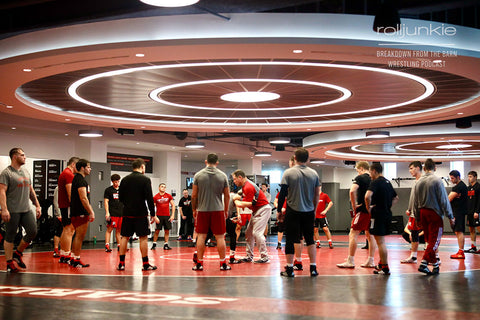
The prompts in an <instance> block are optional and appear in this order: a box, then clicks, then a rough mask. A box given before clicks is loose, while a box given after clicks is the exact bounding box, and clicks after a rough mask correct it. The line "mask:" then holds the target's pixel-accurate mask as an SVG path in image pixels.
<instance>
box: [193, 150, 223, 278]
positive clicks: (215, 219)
mask: <svg viewBox="0 0 480 320" xmlns="http://www.w3.org/2000/svg"><path fill="white" fill-rule="evenodd" d="M205 164H206V167H205V168H204V169H202V170H200V171H199V172H197V173H196V174H195V176H194V178H193V187H192V210H193V216H194V218H195V220H196V226H195V229H196V232H197V234H198V238H197V254H196V255H195V254H194V259H193V260H194V262H195V265H194V266H193V268H192V269H193V270H195V271H200V270H203V254H204V252H205V240H206V238H207V233H208V230H209V229H210V230H212V233H213V234H214V235H215V238H216V239H217V250H218V255H219V256H220V270H230V269H231V268H230V266H229V265H228V264H227V262H226V259H225V248H226V247H225V231H226V224H225V219H226V218H227V215H228V203H229V201H230V191H229V188H228V179H227V176H226V175H225V173H223V172H222V171H220V170H219V169H217V165H218V156H217V155H216V154H214V153H210V154H209V155H208V156H207V160H205ZM222 195H223V201H222Z"/></svg>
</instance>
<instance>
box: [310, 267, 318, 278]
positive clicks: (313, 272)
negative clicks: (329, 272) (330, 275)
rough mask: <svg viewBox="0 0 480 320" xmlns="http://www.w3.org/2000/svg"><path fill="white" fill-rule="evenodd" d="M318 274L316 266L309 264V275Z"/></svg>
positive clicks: (314, 275)
mask: <svg viewBox="0 0 480 320" xmlns="http://www.w3.org/2000/svg"><path fill="white" fill-rule="evenodd" d="M316 276H318V271H317V266H312V265H310V277H316Z"/></svg>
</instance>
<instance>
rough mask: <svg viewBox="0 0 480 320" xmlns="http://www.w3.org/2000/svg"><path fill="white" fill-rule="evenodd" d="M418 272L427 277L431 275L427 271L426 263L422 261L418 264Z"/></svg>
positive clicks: (428, 270)
mask: <svg viewBox="0 0 480 320" xmlns="http://www.w3.org/2000/svg"><path fill="white" fill-rule="evenodd" d="M418 271H420V272H423V273H425V274H428V275H429V274H431V272H430V269H428V264H427V262H426V261H422V263H420V265H419V266H418Z"/></svg>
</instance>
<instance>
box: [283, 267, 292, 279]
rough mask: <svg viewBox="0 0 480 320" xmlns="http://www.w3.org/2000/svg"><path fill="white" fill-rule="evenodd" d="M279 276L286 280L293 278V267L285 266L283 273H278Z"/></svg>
mask: <svg viewBox="0 0 480 320" xmlns="http://www.w3.org/2000/svg"><path fill="white" fill-rule="evenodd" d="M280 276H282V277H286V278H293V277H295V274H294V273H293V267H288V266H285V271H282V272H280Z"/></svg>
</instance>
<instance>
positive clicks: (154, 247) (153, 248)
mask: <svg viewBox="0 0 480 320" xmlns="http://www.w3.org/2000/svg"><path fill="white" fill-rule="evenodd" d="M150 250H157V244H156V243H155V242H154V243H153V244H152V247H151V248H150Z"/></svg>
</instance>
